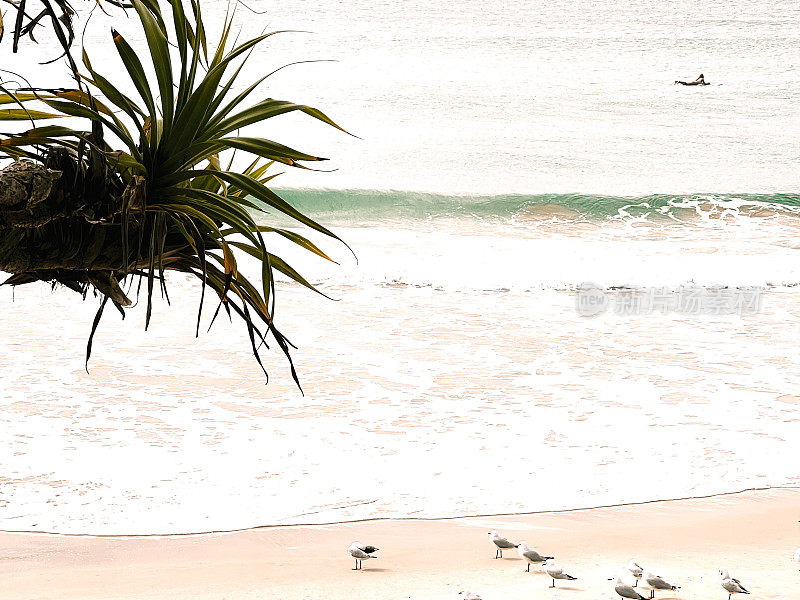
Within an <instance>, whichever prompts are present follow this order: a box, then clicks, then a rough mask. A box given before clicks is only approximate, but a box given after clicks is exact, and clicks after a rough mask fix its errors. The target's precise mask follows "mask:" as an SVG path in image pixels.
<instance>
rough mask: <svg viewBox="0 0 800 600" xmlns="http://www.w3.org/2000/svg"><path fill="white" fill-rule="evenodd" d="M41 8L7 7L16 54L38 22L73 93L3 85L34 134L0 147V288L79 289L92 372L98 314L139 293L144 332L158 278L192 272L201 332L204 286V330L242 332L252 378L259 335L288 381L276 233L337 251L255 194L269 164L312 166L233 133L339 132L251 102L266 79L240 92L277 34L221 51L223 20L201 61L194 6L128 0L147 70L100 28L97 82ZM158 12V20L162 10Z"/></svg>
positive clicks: (286, 270)
mask: <svg viewBox="0 0 800 600" xmlns="http://www.w3.org/2000/svg"><path fill="white" fill-rule="evenodd" d="M40 1H41V2H42V4H43V5H44V7H45V8H44V11H43V13H42V14H41V15H38V17H37V16H36V15H33V14H29V13H27V12H26V11H25V10H26V9H25V0H19V1H18V2H17V3H16V4H15V6H16V8H17V11H18V12H17V19H16V21H15V28H14V31H13V34H14V36H13V43H14V46H15V50H16V46H17V43H18V41H19V37H20V35H21V34H24V33H25V32H26V27H29V28H31V27H33V26H35V25H36V24H38V23H39V22H40V21H41V20H42V19H43V18H47V19H50V20H51V21H52V24H53V28H54V30H55V32H56V36H57V38H58V40H59V42H60V43H61V45H62V46H63V49H64V53H65V55H66V57H67V64H68V65H69V66H70V69H71V70H72V72H73V75H74V79H75V86H74V87H73V88H69V89H66V88H57V89H53V88H44V87H25V88H21V87H17V88H15V89H13V90H12V89H8V87H7V86H0V121H21V122H23V123H25V122H29V123H30V125H29V126H28V128H25V127H22V129H25V130H24V131H21V132H20V131H18V132H17V133H4V134H0V158H5V159H10V162H9V163H8V164H6V166H5V168H4V169H3V170H0V270H2V271H5V272H7V273H9V274H10V275H11V276H10V277H9V278H8V279H7V280H6V281H5V282H4V284H7V285H22V284H27V283H31V282H35V281H45V282H49V283H51V284H53V285H61V286H65V287H66V288H69V289H71V290H74V291H75V292H78V293H79V294H81V295H83V297H84V298H86V296H87V293H89V292H93V295H98V296H99V297H100V298H101V300H100V306H99V309H98V311H97V313H96V316H95V319H94V324H93V327H92V329H91V332H90V333H89V342H88V345H87V354H86V360H87V362H88V360H89V356H90V353H91V344H92V337H93V335H94V332H95V330H96V328H97V325H98V323H99V321H100V318H101V317H102V315H103V310H104V308H105V307H106V305H107V303H108V302H111V303H112V304H113V305H114V306H115V307H116V308H117V309H119V310H120V312H122V313H123V316H124V314H125V313H124V310H125V307H128V306H130V305H131V300H130V299H129V298H128V294H130V293H131V292H130V291H126V290H129V289H133V282H134V281H135V280H136V281H137V285H136V289H137V290H140V289H141V290H142V294H143V295H144V297H145V299H146V302H145V304H146V309H145V310H146V316H145V327H147V325H148V324H149V322H150V318H151V313H152V309H153V295H154V293H162V294H166V293H167V290H166V283H165V278H164V274H165V272H167V271H179V272H182V273H188V274H190V275H192V276H194V277H196V278H197V279H199V280H200V282H201V285H200V287H199V310H198V317H197V319H198V321H197V323H198V331H199V326H200V319H201V314H202V307H203V300H204V295H205V290H206V289H210V290H212V291H213V293H214V294H215V296H216V300H217V302H216V309H215V312H214V313H213V314H214V317H216V315H217V314H218V313H219V311H220V309H223V310H224V311H227V313H228V315H229V316H233V317H238V318H240V319H241V320H242V322H243V323H244V326H245V327H246V328H247V332H248V334H249V339H250V343H251V346H252V351H253V354H254V355H255V358H256V359H257V360H258V362H259V364H260V365H261V366H262V369H263V368H264V365H263V363H262V360H261V358H260V356H259V350H260V348H261V347H262V345H263V344H265V343H266V342H267V341H268V338H271V339H272V340H274V342H275V343H277V345H278V347H279V348H280V349H281V350H282V351H283V353H284V354H285V355H286V357H287V358H288V360H289V366H290V369H291V373H292V376H293V377H294V379H295V381H297V374H296V372H295V369H294V367H293V366H292V362H291V356H290V348H291V344H290V342H289V341H288V340H287V338H286V337H285V336H284V335H283V334H282V333H281V332H280V331H279V330H278V329H277V328H276V326H275V321H274V314H275V300H274V299H275V294H274V290H275V273H276V272H279V273H282V274H283V275H285V276H287V277H289V278H291V279H293V280H295V281H296V282H299V283H300V284H302V285H304V286H307V287H310V288H312V289H313V286H312V285H311V284H310V283H309V282H308V281H307V280H306V279H304V278H303V277H302V276H301V275H300V274H299V273H298V272H297V271H296V270H295V269H293V268H292V267H291V266H290V265H289V264H288V263H286V262H285V261H284V260H283V259H282V258H280V257H279V256H277V255H276V254H274V253H273V252H271V250H270V247H271V244H269V243H268V242H269V241H270V240H271V239H273V238H274V236H280V237H282V238H284V239H285V240H288V241H289V242H291V243H293V244H296V245H297V246H299V247H301V248H303V249H304V250H306V251H309V252H312V253H314V254H316V255H318V256H320V257H322V258H324V259H327V260H331V259H330V257H329V256H328V255H327V254H326V253H325V252H324V251H323V250H321V249H320V248H319V247H318V246H317V245H316V244H314V243H313V242H312V241H311V240H309V239H308V238H307V237H306V236H304V235H303V234H301V233H300V231H302V228H308V229H311V230H314V231H317V232H320V233H321V234H324V235H326V236H329V237H331V238H335V239H337V240H338V239H339V238H338V237H337V236H336V235H335V234H334V233H332V232H331V231H330V230H328V229H327V228H325V227H324V226H323V225H321V224H319V223H317V222H315V221H314V220H312V219H310V218H309V217H307V216H306V215H304V214H302V213H301V212H299V211H298V210H296V209H294V208H293V207H292V206H291V205H290V204H289V203H288V202H286V201H284V200H283V199H282V198H281V197H280V196H279V195H278V194H277V193H275V192H274V191H273V190H271V189H270V188H269V187H268V186H267V183H268V182H269V181H270V180H271V179H272V177H274V175H272V174H271V171H270V167H271V166H272V165H273V164H275V163H279V164H283V165H289V166H292V167H300V168H305V167H303V165H304V164H305V163H308V162H314V161H320V160H324V159H322V158H320V157H317V156H313V155H310V154H306V153H304V152H300V151H298V150H294V149H292V148H290V147H287V146H285V145H283V144H280V143H277V142H274V141H271V140H268V139H264V138H261V137H247V136H243V135H241V130H243V129H244V128H247V127H248V126H252V125H257V124H259V123H263V122H264V121H266V120H268V119H272V118H274V117H277V116H279V115H282V114H285V113H290V112H300V113H304V114H305V115H308V116H310V117H313V118H314V119H318V120H319V121H321V122H323V123H325V124H327V125H330V126H333V127H336V128H337V129H341V128H340V127H339V126H338V125H336V124H335V123H334V122H333V121H331V120H330V119H329V118H328V117H327V116H326V115H325V114H323V113H322V112H320V111H319V110H316V109H314V108H311V107H309V106H305V105H300V104H294V103H292V102H287V101H281V100H275V99H273V98H261V99H258V98H257V93H258V92H257V90H258V86H259V84H260V83H262V82H263V81H264V79H266V78H267V77H268V76H269V75H270V74H265V75H264V76H262V77H261V78H259V79H257V80H255V81H253V82H251V83H250V84H249V85H244V84H243V83H242V81H241V78H242V68H243V66H244V64H245V63H246V61H247V59H248V58H249V57H250V56H251V53H252V52H253V50H254V49H255V48H256V47H257V46H258V44H260V43H262V42H263V41H264V40H266V39H267V38H268V37H269V36H271V35H273V33H265V34H263V35H259V36H258V37H255V38H253V39H250V40H248V41H245V42H244V43H230V42H231V39H230V38H231V35H230V34H231V28H232V23H233V19H232V18H229V17H226V19H225V23H224V25H223V27H222V31H221V35H220V37H219V42H218V44H217V45H216V48H213V47H212V46H211V45H210V44H209V43H208V42H207V39H206V29H205V25H204V22H203V18H202V11H201V6H200V3H199V1H198V0H191V2H190V3H189V5H188V6H186V7H184V4H183V3H182V1H181V0H168V2H162V3H159V1H158V0H131V3H130V4H129V5H127V6H129V10H132V11H135V14H136V16H137V17H138V22H139V25H140V26H141V28H142V31H143V37H144V40H146V44H147V48H148V50H149V55H150V57H149V58H148V59H145V62H144V63H143V61H142V60H141V59H140V57H139V56H138V55H137V53H136V52H135V51H134V49H133V48H132V46H131V45H130V44H129V42H128V41H127V40H126V39H125V37H123V35H121V34H120V33H119V32H117V31H113V30H112V32H111V36H112V38H113V45H114V47H115V48H116V52H117V53H118V55H119V60H120V62H121V64H122V66H123V67H124V68H123V69H122V70H117V71H116V73H115V75H116V76H117V77H116V78H115V77H112V76H109V75H108V74H102V73H101V72H99V70H98V69H96V68H95V66H94V65H93V64H92V61H91V60H90V56H89V53H88V52H87V50H86V49H85V48H84V49H83V50H82V53H81V57H80V61H79V62H80V65H78V64H77V63H78V61H77V60H73V58H72V42H73V35H72V24H71V21H70V19H69V18H62V19H60V20H59V19H58V18H57V16H56V9H59V8H60V10H61V11H62V14H61V16H62V17H64V16H65V15H66V16H68V17H71V16H72V13H71V10H70V9H69V5H68V4H67V3H66V2H61V1H59V2H56V3H55V4H51V3H50V2H48V1H47V0H40ZM105 1H108V0H105ZM112 3H114V2H112ZM163 6H166V7H167V8H168V11H164V12H162V7H163ZM189 6H190V7H191V12H190V13H189V12H187V11H188V9H189ZM29 8H30V4H29ZM166 12H168V15H166V16H165V13H166ZM26 19H27V20H26ZM6 20H8V18H7V17H6ZM170 21H171V23H170V25H171V26H169V27H168V22H170ZM147 60H149V61H151V62H152V64H151V65H146V61H147ZM148 71H149V72H151V73H154V74H155V81H151V78H148ZM118 77H123V78H124V79H125V81H119V80H117V78H118ZM128 89H129V93H127V94H126V93H125V90H128ZM133 90H135V94H134V93H133ZM235 90H239V91H236V92H235V93H234V91H235ZM58 118H68V122H69V123H70V124H71V123H73V122H75V123H83V124H84V125H83V126H82V127H79V128H74V127H67V126H64V125H62V124H57V123H59V121H58V120H56V121H54V120H53V119H58ZM54 123H56V124H54ZM17 125H19V123H17ZM19 129H20V128H19V127H18V128H17V130H19ZM342 131H344V130H342ZM236 153H240V155H241V154H242V153H244V154H246V155H250V157H251V158H250V159H248V160H247V161H245V162H243V163H242V164H243V165H247V166H246V167H244V166H243V167H242V168H238V169H237V168H233V164H234V161H233V159H232V158H228V157H229V156H230V155H233V154H236ZM223 159H224V162H225V163H226V164H225V165H223ZM7 162H8V161H7ZM270 214H272V215H275V214H279V215H281V217H282V219H285V218H286V217H288V218H290V219H292V220H293V221H294V222H296V224H297V225H298V227H291V228H281V227H278V226H277V225H275V224H274V221H272V224H265V223H270V220H269V218H270V217H269V215H270ZM243 254H246V255H248V256H250V257H252V258H254V259H255V261H257V263H258V264H260V269H256V271H257V272H256V273H255V274H253V273H250V274H248V275H245V274H244V273H243V272H242V270H240V268H239V265H238V263H237V259H241V257H242V255H243ZM137 293H139V292H138V291H137ZM265 373H266V371H265Z"/></svg>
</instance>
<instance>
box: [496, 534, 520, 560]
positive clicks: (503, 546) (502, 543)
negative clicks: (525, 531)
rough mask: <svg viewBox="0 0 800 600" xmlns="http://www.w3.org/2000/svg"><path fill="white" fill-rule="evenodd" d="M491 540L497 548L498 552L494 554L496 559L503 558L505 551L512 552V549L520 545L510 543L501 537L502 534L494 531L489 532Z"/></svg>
mask: <svg viewBox="0 0 800 600" xmlns="http://www.w3.org/2000/svg"><path fill="white" fill-rule="evenodd" d="M489 539H490V540H491V541H492V543H493V544H494V545H495V546H497V550H496V551H495V553H494V557H495V558H503V550H510V549H511V548H516V547H517V546H519V544H514V543H512V542H509V541H508V540H507V539H506V538H504V537H500V534H499V533H497V531H494V530H492V531H490V532H489Z"/></svg>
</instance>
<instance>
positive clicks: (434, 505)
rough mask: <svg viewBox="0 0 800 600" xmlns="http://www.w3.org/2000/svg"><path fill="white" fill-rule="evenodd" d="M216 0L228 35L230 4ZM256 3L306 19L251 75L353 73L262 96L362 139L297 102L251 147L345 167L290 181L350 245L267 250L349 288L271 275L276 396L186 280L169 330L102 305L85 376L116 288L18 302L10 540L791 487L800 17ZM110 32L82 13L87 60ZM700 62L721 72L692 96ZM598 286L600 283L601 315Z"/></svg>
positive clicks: (2, 524)
mask: <svg viewBox="0 0 800 600" xmlns="http://www.w3.org/2000/svg"><path fill="white" fill-rule="evenodd" d="M208 6H209V16H207V21H208V22H209V23H211V22H217V23H218V22H220V21H221V18H222V15H223V14H224V11H225V8H226V4H224V3H208ZM248 6H251V7H253V8H255V9H257V10H262V9H266V10H269V12H268V13H267V14H265V15H254V14H253V13H251V12H248V10H247V9H244V8H239V12H238V16H239V17H240V18H241V22H242V24H243V27H244V28H245V32H246V33H253V32H255V31H258V30H260V29H261V28H263V27H268V28H281V29H283V28H287V29H288V28H297V29H303V30H311V31H313V32H315V33H313V34H293V35H286V36H283V37H282V38H275V41H274V42H270V45H269V47H268V48H267V49H265V50H264V51H263V52H261V53H260V54H256V55H254V59H253V66H252V67H251V69H250V73H251V74H253V73H257V72H259V71H263V70H266V69H268V68H272V67H274V66H278V65H279V64H281V63H282V62H285V61H290V60H299V59H322V58H326V59H327V58H330V59H335V60H337V61H338V62H334V63H319V64H314V65H304V66H297V67H294V68H292V69H286V70H283V71H281V72H280V73H278V74H276V75H275V76H274V77H273V78H272V80H271V82H270V83H269V85H268V86H267V88H266V89H265V92H264V94H265V95H267V94H268V95H272V96H274V97H281V98H288V99H293V100H298V101H303V102H307V103H309V104H312V105H315V106H319V107H320V108H323V109H325V110H326V112H327V113H328V114H329V115H330V116H331V117H333V118H334V119H336V120H337V121H339V122H341V123H342V125H344V126H345V127H347V128H348V129H349V130H351V131H352V132H353V133H355V134H357V135H358V136H359V138H354V137H349V136H345V135H343V134H341V133H339V132H333V131H327V130H326V129H325V128H324V127H322V126H320V125H318V124H315V123H313V122H308V119H300V118H297V119H295V118H288V119H284V120H283V121H282V122H280V123H276V124H275V125H270V127H269V128H264V129H263V130H262V131H258V132H254V134H258V135H265V136H269V137H274V138H275V139H277V140H278V141H282V142H284V143H295V141H296V143H297V145H298V146H299V147H300V148H301V149H305V150H309V151H312V152H318V153H321V154H323V155H325V156H330V157H331V161H330V163H326V166H328V165H329V166H330V167H331V168H334V169H337V170H335V171H332V172H326V173H318V172H303V171H292V172H287V173H286V174H284V175H282V176H281V178H279V179H278V180H276V181H280V186H282V188H283V194H284V196H285V197H286V198H287V199H289V200H291V201H292V202H293V203H294V204H296V205H297V206H299V207H301V208H302V209H303V210H306V211H308V212H309V213H311V214H313V215H314V216H316V217H317V218H318V219H319V220H321V221H323V222H324V223H326V224H328V225H330V226H331V227H332V228H334V230H335V231H336V232H337V233H338V234H339V235H340V236H341V237H342V238H343V239H345V240H346V241H347V242H348V244H349V245H350V246H351V247H352V248H353V250H354V252H355V254H356V256H357V258H358V261H357V262H356V260H355V259H354V258H353V256H352V255H351V254H350V253H349V251H348V250H347V249H345V248H344V247H342V246H341V245H337V244H335V243H330V242H327V241H325V240H321V241H320V243H321V244H323V245H324V247H325V248H326V249H328V250H329V251H330V252H331V253H332V255H333V256H334V257H335V258H336V259H337V261H338V262H339V264H338V265H332V264H326V263H324V262H323V261H321V260H320V259H318V258H316V257H307V256H302V255H299V254H298V253H297V252H294V251H293V250H292V249H291V248H286V247H285V245H284V244H282V243H281V240H274V244H275V248H276V252H277V253H278V254H279V255H281V256H283V257H284V258H286V259H290V262H291V263H292V264H294V265H295V266H297V267H298V268H299V269H300V270H301V271H302V272H303V273H304V274H305V275H306V276H307V278H308V279H309V280H310V281H312V282H313V283H315V284H316V285H318V286H319V288H320V289H321V290H322V291H324V292H325V294H327V295H329V296H331V297H332V298H333V300H329V299H326V298H323V297H322V296H319V295H315V294H313V293H312V292H309V291H308V290H305V289H303V288H300V287H299V286H296V285H293V284H290V283H288V282H286V283H284V284H283V285H281V286H280V287H279V289H278V296H277V301H278V312H277V320H278V323H279V326H280V327H282V329H283V330H284V332H285V333H287V334H288V335H289V337H290V339H291V340H292V341H293V342H295V343H296V344H297V345H298V347H299V348H298V350H297V351H295V352H294V358H295V361H296V365H297V369H298V372H299V375H300V378H301V384H302V387H303V392H304V394H301V393H300V391H299V390H298V389H297V388H296V387H295V386H294V384H293V382H292V381H291V378H290V376H289V372H288V368H287V365H286V362H285V360H284V359H283V358H282V357H281V356H280V355H279V354H278V353H276V352H274V351H269V352H268V353H267V355H266V356H267V366H268V369H269V372H270V381H269V384H268V385H265V379H264V376H263V374H262V373H261V372H260V370H259V369H258V367H257V365H256V364H255V362H254V360H253V359H252V357H251V355H250V354H249V350H248V348H249V346H248V342H247V338H246V333H245V332H244V331H243V330H242V329H241V327H239V326H238V324H236V323H233V324H229V323H227V322H225V321H224V320H220V321H219V322H217V323H216V324H215V325H214V327H213V329H212V330H211V332H210V333H206V332H204V331H203V330H201V335H200V336H199V338H195V337H194V322H195V318H196V308H197V304H196V303H197V298H198V288H197V286H196V285H195V284H194V283H193V282H191V281H188V280H186V279H183V278H182V277H180V276H172V277H170V279H169V286H170V295H171V299H172V305H171V306H167V305H166V303H164V302H160V303H159V304H158V305H157V311H156V313H155V317H154V321H153V324H152V326H151V330H150V331H149V332H144V331H143V320H144V317H143V310H142V309H141V307H138V308H134V309H132V310H131V311H129V317H128V318H127V319H125V321H121V320H120V318H119V316H118V315H117V314H113V313H108V314H107V315H106V317H105V320H104V322H103V323H102V324H101V326H100V329H99V331H98V334H97V337H96V341H95V349H94V355H93V358H92V361H91V363H90V364H89V369H88V373H87V371H86V370H84V363H83V353H84V348H85V342H86V338H87V336H88V332H89V330H90V328H91V321H92V318H93V316H94V309H95V308H96V306H97V304H98V301H97V300H96V299H92V298H90V299H88V300H87V301H86V302H85V303H84V302H81V301H80V299H79V298H78V297H77V296H75V295H73V294H72V293H71V292H68V291H65V290H55V291H53V290H51V289H50V288H49V287H47V286H24V287H20V288H18V289H16V290H10V289H7V288H0V307H2V308H1V310H2V312H1V313H0V314H2V315H3V317H4V318H3V319H0V337H1V338H2V340H3V344H2V345H0V365H2V372H1V374H0V381H1V382H2V386H1V387H0V456H2V457H3V458H2V459H0V529H4V530H22V531H57V532H63V533H92V534H112V533H120V534H147V533H186V532H199V531H212V530H228V529H236V528H244V527H251V526H255V525H264V524H287V523H322V522H331V521H340V520H349V519H360V518H372V517H441V516H454V515H468V514H486V513H505V512H524V511H535V510H548V509H559V508H574V507H583V506H595V505H601V504H614V503H622V502H637V501H646V500H652V499H657V498H674V497H683V496H691V495H704V494H713V493H723V492H730V491H735V490H740V489H744V488H750V487H761V486H777V485H787V484H789V485H791V484H795V485H796V484H797V483H798V482H800V471H798V467H797V461H796V460H794V458H793V457H794V456H796V455H797V453H798V451H800V442H798V441H797V440H798V439H800V417H798V414H797V410H798V404H800V359H798V355H797V352H796V348H797V346H796V345H797V340H798V339H800V302H799V301H800V291H798V290H800V287H798V284H800V260H798V259H799V258H800V254H798V252H800V236H799V235H798V234H800V193H799V192H800V185H798V184H800V175H799V174H798V173H800V172H799V171H798V169H797V168H796V165H797V164H798V158H800V157H798V154H799V153H800V141H798V140H800V119H798V117H799V116H800V114H799V113H798V111H799V110H800V109H798V106H800V103H798V100H800V83H798V82H799V81H800V78H798V61H800V39H799V35H800V34H798V33H797V32H798V28H797V24H798V22H799V21H800V9H798V7H797V5H796V3H793V2H774V3H770V6H769V8H766V7H765V6H764V4H763V3H760V2H745V1H735V2H724V3H723V2H709V1H703V2H697V3H692V4H691V5H689V4H674V5H673V4H670V5H664V4H663V3H655V2H652V3H650V2H644V3H642V2H637V3H633V2H631V3H624V2H623V3H619V2H617V3H596V2H566V3H558V5H554V4H553V3H539V2H509V3H487V2H470V3H467V2H455V3H451V4H450V5H448V7H442V6H437V5H432V4H426V3H421V2H415V1H414V2H405V3H381V2H370V3H366V2H351V3H347V4H339V3H333V2H321V3H320V2H317V3H308V2H293V3H288V2H270V3H266V2H255V1H254V2H249V3H248ZM115 25H116V26H117V27H118V28H120V29H122V30H123V31H126V32H127V31H128V30H130V31H133V29H132V28H131V27H130V23H125V22H124V20H121V19H119V18H117V19H116V20H115ZM107 26H108V19H107V18H106V17H104V16H103V15H102V14H100V13H98V11H95V14H94V15H93V16H92V20H91V22H90V26H89V27H88V28H87V34H86V40H87V42H86V44H87V47H88V48H89V49H90V50H91V48H92V44H96V45H97V46H98V47H101V46H102V45H103V44H104V43H105V42H106V41H107V40H106V37H107V31H108V29H107ZM126 27H127V29H125V28H126ZM131 35H132V34H131ZM44 44H45V45H44V46H43V48H44V49H45V50H46V49H47V48H50V47H51V46H47V43H46V41H45V43H44ZM98 55H99V56H100V57H101V58H100V59H99V61H96V62H99V63H100V65H105V66H106V67H107V68H108V69H112V68H114V65H115V62H114V60H113V57H110V55H109V54H103V53H102V52H101V51H100V50H98ZM40 58H41V56H40V55H39V54H37V55H36V56H35V57H32V56H31V55H26V56H25V57H20V56H12V55H10V54H8V50H7V48H4V49H3V50H2V51H0V61H2V63H0V68H7V67H5V66H4V65H8V64H10V65H12V67H8V68H10V69H11V70H14V71H25V73H26V74H27V73H29V72H35V73H41V74H42V75H41V76H42V77H47V78H49V79H48V82H55V81H58V79H57V77H58V76H57V75H56V74H55V73H56V69H57V66H58V65H50V66H46V67H45V66H43V67H36V66H35V60H39V59H40ZM33 69H36V70H35V71H34V70H33ZM700 72H703V73H704V74H705V76H706V79H707V80H708V81H709V82H711V83H712V85H710V86H707V87H703V88H685V87H683V86H674V85H672V81H673V80H675V79H678V78H680V79H688V78H691V79H693V78H694V77H696V76H697V75H698V74H699V73H700ZM4 77H7V76H4ZM53 84H54V85H55V83H53ZM245 268H247V267H245ZM588 284H591V286H590V287H591V289H594V290H595V291H599V293H600V294H601V295H602V297H603V298H604V300H606V301H607V302H608V304H607V307H606V310H604V311H602V312H601V313H600V314H598V315H596V316H587V315H586V310H585V309H586V305H585V304H581V302H582V300H581V299H582V298H584V297H585V296H582V294H583V293H584V292H583V290H585V289H587V285H588ZM695 292H702V294H701V296H702V298H701V300H702V301H698V303H692V302H690V303H688V304H687V303H685V302H684V301H685V299H686V298H689V297H692V298H695V299H696V296H691V294H692V293H695ZM659 299H660V303H659V304H656V300H659ZM665 299H666V300H667V302H666V303H665ZM212 312H213V306H211V305H209V306H207V307H206V310H205V314H206V320H205V321H204V323H206V324H207V318H208V316H209V315H210V314H211V313H212ZM203 329H204V328H203ZM765 457H772V458H771V459H770V460H765Z"/></svg>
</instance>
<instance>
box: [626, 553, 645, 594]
mask: <svg viewBox="0 0 800 600" xmlns="http://www.w3.org/2000/svg"><path fill="white" fill-rule="evenodd" d="M627 569H628V571H630V572H631V575H633V576H634V577H635V578H636V582H635V583H634V584H633V587H636V586H637V585H639V580H640V579H641V578H642V573H644V569H643V568H642V566H641V565H640V564H639V563H637V562H636V561H635V560H633V559H630V561H628V566H627Z"/></svg>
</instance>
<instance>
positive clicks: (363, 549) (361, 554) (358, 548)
mask: <svg viewBox="0 0 800 600" xmlns="http://www.w3.org/2000/svg"><path fill="white" fill-rule="evenodd" d="M347 551H348V552H349V553H350V556H352V557H353V558H355V559H356V566H355V568H354V569H353V571H357V570H358V569H360V568H361V561H362V560H364V559H365V558H366V559H370V558H378V557H377V556H372V555H373V554H374V553H375V552H377V551H378V548H376V547H375V546H366V545H364V544H362V543H361V542H353V543H352V544H350V547H349V548H348V549H347Z"/></svg>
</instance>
